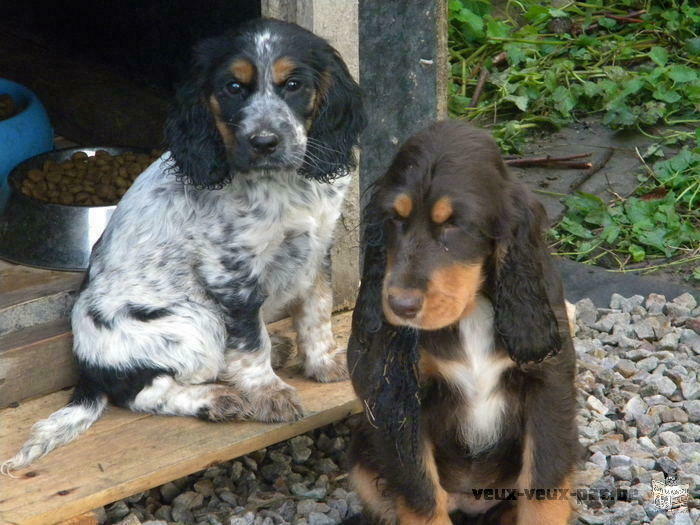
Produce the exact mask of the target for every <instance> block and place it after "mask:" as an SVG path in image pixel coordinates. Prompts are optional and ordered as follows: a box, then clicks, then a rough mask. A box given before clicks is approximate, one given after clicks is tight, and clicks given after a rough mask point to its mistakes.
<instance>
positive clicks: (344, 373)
mask: <svg viewBox="0 0 700 525" xmlns="http://www.w3.org/2000/svg"><path fill="white" fill-rule="evenodd" d="M304 372H305V374H306V377H308V378H310V379H314V380H315V381H318V382H320V383H333V382H335V381H345V380H346V379H348V378H349V374H348V359H347V354H346V352H345V350H336V351H334V352H332V353H328V354H326V355H324V356H323V358H321V359H319V360H315V361H314V362H311V363H309V362H307V363H306V364H305V366H304Z"/></svg>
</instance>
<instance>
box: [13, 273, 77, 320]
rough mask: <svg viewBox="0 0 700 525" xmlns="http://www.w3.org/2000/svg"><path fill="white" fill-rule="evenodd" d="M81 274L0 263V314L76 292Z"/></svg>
mask: <svg viewBox="0 0 700 525" xmlns="http://www.w3.org/2000/svg"><path fill="white" fill-rule="evenodd" d="M82 280H83V273H82V272H56V271H52V270H42V269H40V268H31V267H29V266H22V265H19V264H12V263H9V262H5V261H0V314H2V311H3V310H4V309H6V308H10V307H12V306H16V305H18V304H23V303H26V302H30V301H34V300H37V299H40V298H42V297H46V296H49V295H53V294H56V293H60V292H69V291H70V292H72V291H74V290H77V289H78V287H79V286H80V283H81V282H82Z"/></svg>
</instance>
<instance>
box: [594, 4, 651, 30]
mask: <svg viewBox="0 0 700 525" xmlns="http://www.w3.org/2000/svg"><path fill="white" fill-rule="evenodd" d="M646 12H647V11H646V9H640V10H639V11H630V12H629V13H627V16H620V15H614V14H612V13H597V14H598V15H599V16H601V17H605V18H612V19H614V20H617V21H618V22H631V23H635V24H639V23H642V22H644V20H642V19H640V18H635V17H637V16H640V15H643V14H644V13H646ZM599 27H600V24H598V22H593V23H592V24H591V25H589V26H588V27H587V28H586V30H585V32H586V33H591V32H593V31H596V30H597V29H598V28H599Z"/></svg>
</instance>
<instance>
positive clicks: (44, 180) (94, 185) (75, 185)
mask: <svg viewBox="0 0 700 525" xmlns="http://www.w3.org/2000/svg"><path fill="white" fill-rule="evenodd" d="M159 155H160V152H158V151H155V150H154V151H152V152H151V154H150V155H147V154H145V153H133V152H127V153H122V154H120V155H110V154H109V153H108V152H107V151H105V150H98V151H96V152H95V155H94V156H93V157H90V156H88V154H87V153H85V152H84V151H78V152H76V153H73V155H72V156H71V158H70V160H65V161H62V162H52V161H50V160H47V161H46V162H44V165H43V166H42V167H41V169H33V170H29V171H28V172H27V175H26V177H25V178H24V180H23V181H22V193H24V194H25V195H29V196H30V197H34V198H35V199H40V200H43V201H48V202H53V203H56V204H74V205H80V206H105V205H109V204H116V203H117V201H118V200H119V199H120V198H121V196H122V195H124V193H126V190H128V189H129V186H131V183H132V182H134V180H135V179H136V177H138V176H139V174H140V173H141V172H142V171H143V170H145V169H146V168H147V167H148V166H149V165H150V164H151V163H152V162H153V161H154V160H155V159H156V158H157V157H158V156H159Z"/></svg>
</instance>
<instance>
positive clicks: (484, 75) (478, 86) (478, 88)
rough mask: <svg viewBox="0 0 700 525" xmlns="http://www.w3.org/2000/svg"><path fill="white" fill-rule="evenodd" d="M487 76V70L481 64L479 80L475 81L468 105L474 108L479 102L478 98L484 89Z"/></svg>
mask: <svg viewBox="0 0 700 525" xmlns="http://www.w3.org/2000/svg"><path fill="white" fill-rule="evenodd" d="M487 78H489V70H488V69H486V68H485V67H483V66H482V67H481V72H480V73H479V81H478V82H477V83H476V88H474V94H473V95H472V100H471V102H470V103H469V107H472V108H475V107H476V105H477V104H478V103H479V99H480V98H481V93H482V92H483V91H484V86H485V85H486V79H487Z"/></svg>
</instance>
